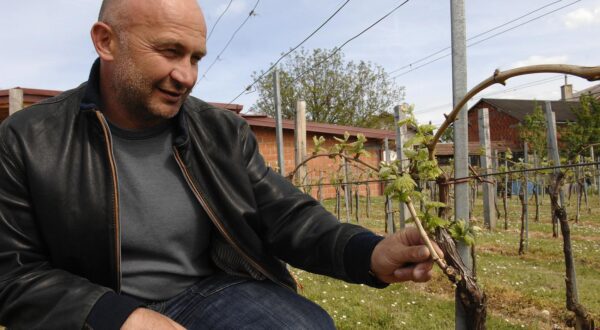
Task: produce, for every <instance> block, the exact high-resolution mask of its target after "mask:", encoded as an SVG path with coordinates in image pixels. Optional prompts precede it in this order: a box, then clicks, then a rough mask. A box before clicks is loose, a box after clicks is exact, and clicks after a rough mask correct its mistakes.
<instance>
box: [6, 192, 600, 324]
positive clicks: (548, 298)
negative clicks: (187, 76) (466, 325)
mask: <svg viewBox="0 0 600 330" xmlns="http://www.w3.org/2000/svg"><path fill="white" fill-rule="evenodd" d="M362 203H364V200H363V201H362ZM572 204H575V202H574V200H573V203H572ZM325 205H326V207H327V208H328V209H330V210H332V209H333V201H330V200H329V201H326V202H325ZM590 205H593V207H592V210H591V213H588V212H587V211H586V212H582V217H581V220H580V222H579V223H578V224H575V223H573V222H571V231H572V237H573V239H574V246H573V251H574V253H575V261H576V267H577V275H578V278H577V280H578V285H579V296H580V302H581V303H582V304H583V305H584V306H586V307H587V308H588V310H589V311H591V312H592V314H593V315H594V318H595V320H596V322H598V321H599V320H600V289H599V288H600V219H599V218H600V199H599V198H598V196H596V195H594V196H592V197H591V199H590ZM499 207H502V206H501V203H500V202H499ZM549 208H550V203H549V201H547V200H546V201H544V205H543V206H542V208H541V211H542V213H541V215H542V216H541V221H540V222H538V223H536V222H533V220H531V222H530V241H529V250H528V253H527V254H525V255H523V256H519V255H518V253H517V251H518V235H519V226H520V224H519V217H520V205H519V204H518V200H517V198H516V197H515V198H513V199H512V200H511V201H510V208H509V219H510V221H509V229H508V230H506V231H505V230H504V229H502V228H503V227H502V224H503V221H504V220H503V218H501V219H499V220H498V229H497V230H495V231H494V232H483V233H482V234H480V235H479V236H478V238H477V274H478V278H479V281H480V283H481V285H482V286H483V288H484V289H485V291H486V293H487V295H488V329H553V327H554V326H555V325H557V326H559V328H561V329H565V328H566V327H565V322H564V321H565V319H566V317H567V315H568V313H567V311H566V308H565V298H564V296H565V284H564V263H563V260H564V259H563V254H562V239H555V238H552V226H551V224H550V221H549V219H550V218H549ZM568 211H569V217H574V213H575V211H574V205H571V206H569V207H568ZM364 212H365V205H364V204H361V217H360V218H361V219H362V220H361V224H362V225H365V226H366V227H369V228H371V229H372V230H374V231H375V232H378V233H382V234H383V231H384V221H383V218H384V213H383V199H382V198H374V199H373V205H372V214H371V216H370V218H368V219H367V218H366V216H365V214H364ZM481 213H482V205H481V200H479V201H478V202H477V204H476V207H475V211H474V216H475V218H476V219H477V220H476V222H477V224H478V225H481V223H480V222H481ZM342 214H345V212H342ZM529 214H530V217H531V218H533V216H532V215H534V214H535V213H534V206H533V201H531V202H530V211H529ZM292 272H293V273H294V275H295V276H296V278H297V280H298V281H299V283H300V284H301V285H302V286H303V290H302V294H304V295H305V296H306V297H308V298H309V299H311V300H313V301H315V302H317V303H318V304H320V305H321V306H323V307H324V308H325V309H326V310H327V311H328V312H329V313H330V314H331V315H332V316H333V318H334V320H335V322H336V325H337V327H338V328H340V329H454V291H453V288H452V286H451V284H450V283H449V282H448V280H447V279H446V278H445V277H443V276H442V274H441V272H440V271H439V270H437V271H436V274H435V276H434V278H433V279H432V281H430V282H429V283H426V284H416V283H405V284H396V285H392V286H390V287H388V288H387V289H383V290H378V289H372V288H369V287H367V286H363V285H353V284H347V283H345V282H342V281H338V280H334V279H331V278H327V277H324V276H319V275H315V274H310V273H307V272H305V271H302V270H297V269H293V270H292ZM557 328H558V327H557ZM1 329H3V328H2V327H0V330H1Z"/></svg>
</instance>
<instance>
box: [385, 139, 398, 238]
mask: <svg viewBox="0 0 600 330" xmlns="http://www.w3.org/2000/svg"><path fill="white" fill-rule="evenodd" d="M383 145H384V148H385V162H386V163H389V162H390V146H389V144H388V139H387V138H385V139H384V140H383ZM393 210H394V207H393V206H392V200H391V199H390V198H389V197H388V196H385V232H386V233H388V234H393V233H395V232H396V224H395V223H394V211H393Z"/></svg>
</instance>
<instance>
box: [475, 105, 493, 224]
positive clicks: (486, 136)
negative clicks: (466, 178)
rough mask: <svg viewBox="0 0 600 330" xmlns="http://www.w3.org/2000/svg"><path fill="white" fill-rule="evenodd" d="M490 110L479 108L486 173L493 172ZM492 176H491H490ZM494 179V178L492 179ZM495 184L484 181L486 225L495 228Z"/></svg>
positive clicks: (481, 160)
mask: <svg viewBox="0 0 600 330" xmlns="http://www.w3.org/2000/svg"><path fill="white" fill-rule="evenodd" d="M488 111H489V110H488V109H487V108H481V109H479V141H480V143H481V145H482V148H483V149H484V152H483V154H482V155H480V156H479V158H480V163H481V170H482V173H481V174H484V175H487V174H491V173H492V164H491V160H492V151H491V141H490V120H489V112H488ZM489 178H491V177H489ZM491 180H493V179H491ZM494 195H495V192H494V184H493V183H488V182H484V183H483V221H484V224H485V226H486V227H487V228H488V229H490V230H494V229H495V228H496V212H495V210H494Z"/></svg>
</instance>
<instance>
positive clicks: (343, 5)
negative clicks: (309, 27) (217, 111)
mask: <svg viewBox="0 0 600 330" xmlns="http://www.w3.org/2000/svg"><path fill="white" fill-rule="evenodd" d="M348 2H350V0H346V1H345V2H344V3H343V4H342V5H341V6H340V7H339V8H338V9H337V10H336V11H335V12H334V13H333V14H331V15H330V16H329V17H328V18H327V19H326V20H325V21H324V22H323V23H321V25H319V27H317V28H316V29H315V30H314V31H313V32H312V33H311V34H309V35H308V36H307V37H306V38H304V40H302V41H301V42H300V43H299V44H297V45H296V46H294V47H293V48H291V49H290V50H289V51H288V52H287V53H285V54H283V55H281V56H280V57H279V59H277V61H275V63H273V64H272V65H271V66H270V67H269V68H268V69H267V70H266V71H265V72H264V73H262V74H261V75H260V76H259V77H258V78H256V79H254V81H253V82H252V83H251V84H250V85H248V86H247V87H246V88H245V89H244V90H243V91H242V92H241V93H240V94H239V95H238V96H236V97H235V98H234V99H233V100H231V102H229V103H230V104H231V103H233V102H235V100H237V99H238V98H239V97H240V96H242V95H243V94H244V93H245V92H246V91H249V90H250V89H251V88H252V87H253V86H254V85H255V84H256V83H257V82H259V81H260V79H262V78H263V77H264V76H265V75H267V74H268V73H269V72H271V70H273V68H274V67H275V66H277V64H279V62H281V60H283V59H284V58H285V57H287V56H288V55H290V54H291V53H292V52H294V51H295V50H296V49H298V48H299V47H300V46H302V45H303V44H304V43H305V42H306V41H308V40H309V39H310V38H312V37H313V36H314V35H315V34H316V33H317V32H319V30H321V29H322V28H323V27H324V26H325V25H326V24H327V23H329V21H331V19H332V18H333V17H335V16H336V15H337V14H338V13H339V12H340V11H341V10H342V9H343V8H344V7H346V5H347V4H348Z"/></svg>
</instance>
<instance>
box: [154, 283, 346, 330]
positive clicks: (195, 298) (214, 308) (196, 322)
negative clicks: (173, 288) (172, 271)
mask: <svg viewBox="0 0 600 330" xmlns="http://www.w3.org/2000/svg"><path fill="white" fill-rule="evenodd" d="M148 308H150V309H153V310H155V311H157V312H159V313H162V314H164V315H166V316H168V317H170V318H171V319H173V320H175V321H176V322H178V323H180V324H181V325H183V326H184V327H185V328H187V329H190V330H193V329H335V325H334V323H333V320H332V319H331V317H330V316H329V315H328V314H327V312H325V310H323V309H322V308H321V307H320V306H319V305H317V304H315V303H313V302H311V301H310V300H308V299H306V298H304V297H302V296H300V295H298V294H297V293H295V292H293V291H292V290H290V289H287V288H284V287H281V286H279V285H277V284H275V283H272V282H271V281H256V280H252V279H248V278H242V277H237V276H231V275H225V274H217V275H213V276H210V277H207V278H205V279H203V280H201V281H200V282H198V283H196V284H195V285H193V286H191V287H190V288H188V289H186V290H185V291H184V292H182V293H180V294H178V295H177V296H175V297H173V298H171V299H169V300H167V301H163V302H155V303H151V304H149V305H148Z"/></svg>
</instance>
